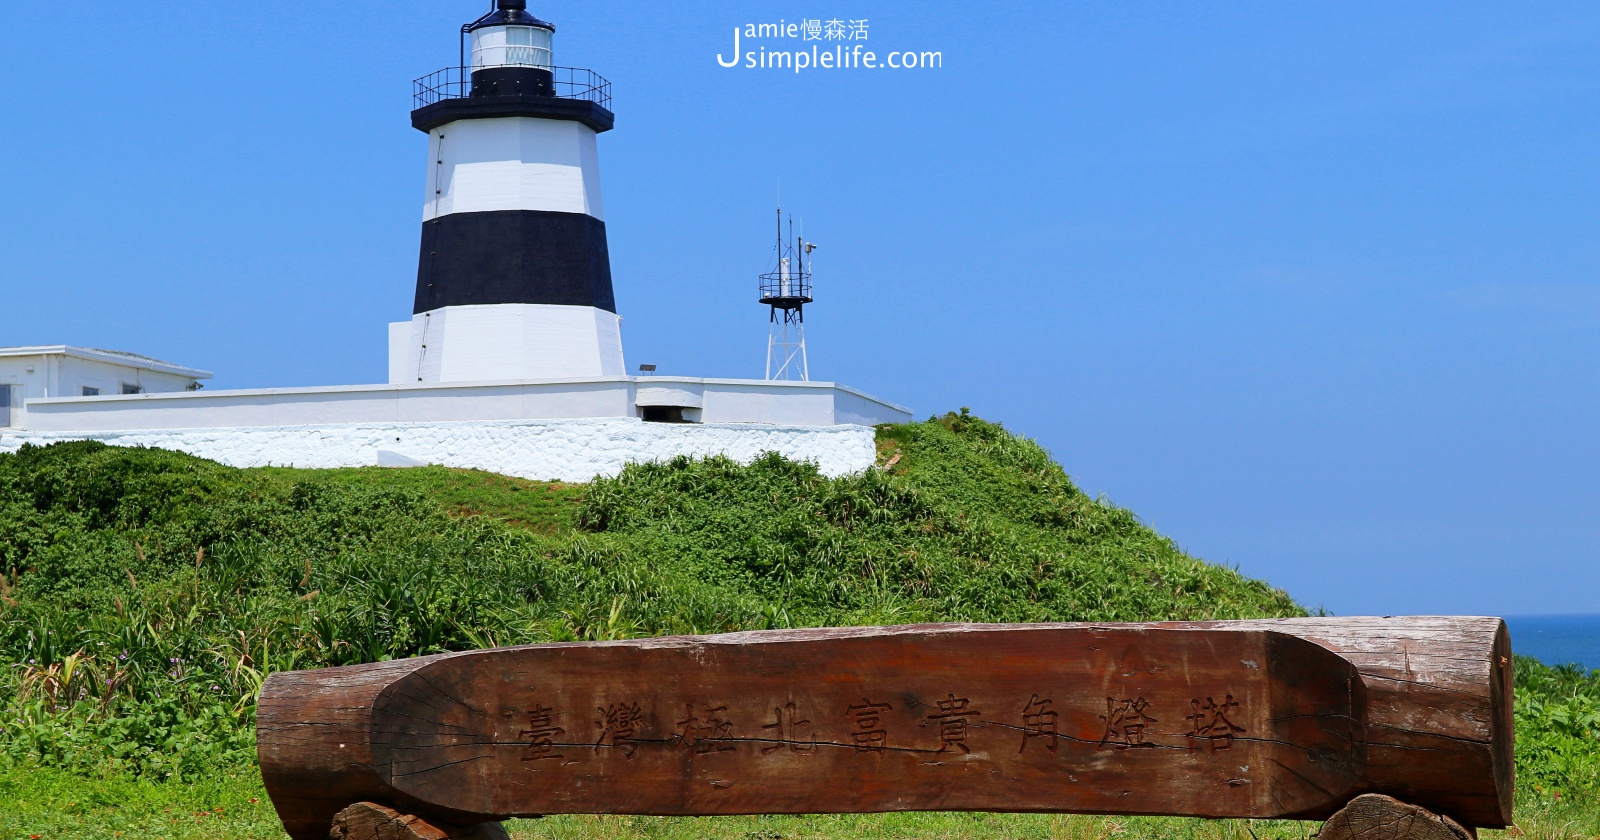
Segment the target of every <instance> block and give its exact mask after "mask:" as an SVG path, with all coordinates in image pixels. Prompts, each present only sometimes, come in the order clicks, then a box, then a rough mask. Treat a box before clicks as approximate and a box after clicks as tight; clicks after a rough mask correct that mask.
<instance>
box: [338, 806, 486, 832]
mask: <svg viewBox="0 0 1600 840" xmlns="http://www.w3.org/2000/svg"><path fill="white" fill-rule="evenodd" d="M328 840H511V835H510V834H508V833H507V832H506V829H505V826H502V825H501V824H500V823H497V822H489V823H479V824H477V825H472V826H466V827H448V826H436V825H434V824H432V823H430V822H428V821H427V820H424V819H423V818H421V817H418V816H416V815H414V814H402V813H400V812H399V811H396V810H395V809H393V808H385V807H384V806H382V805H379V804H377V803H375V802H357V803H356V804H354V805H351V806H350V807H348V808H345V809H344V810H342V811H340V812H339V813H337V814H334V815H333V827H332V828H331V829H329V831H328Z"/></svg>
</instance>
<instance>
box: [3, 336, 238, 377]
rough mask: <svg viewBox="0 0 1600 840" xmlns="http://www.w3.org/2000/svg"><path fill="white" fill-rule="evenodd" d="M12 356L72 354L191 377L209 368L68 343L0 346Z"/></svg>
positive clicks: (204, 375) (204, 373) (90, 359)
mask: <svg viewBox="0 0 1600 840" xmlns="http://www.w3.org/2000/svg"><path fill="white" fill-rule="evenodd" d="M13 356H72V357H73V358H77V359H87V360H89V361H92V362H105V363H107V364H113V365H123V366H125V367H131V368H138V369H140V370H150V371H156V372H157V373H170V374H174V375H177V376H187V377H189V378H191V379H210V378H211V377H212V373H211V371H209V370H200V369H198V368H188V367H184V366H182V365H175V364H172V363H171V362H163V361H161V360H160V359H152V358H150V357H149V356H141V355H139V354H138V353H128V352H124V351H122V350H99V349H96V348H94V347H73V346H72V345H70V344H41V345H38V346H34V347H0V358H8V357H13Z"/></svg>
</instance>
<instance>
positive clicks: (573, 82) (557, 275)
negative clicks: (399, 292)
mask: <svg viewBox="0 0 1600 840" xmlns="http://www.w3.org/2000/svg"><path fill="white" fill-rule="evenodd" d="M554 36H555V26H554V25H553V24H551V23H548V22H545V21H543V20H540V19H538V18H537V17H534V16H533V15H532V14H529V12H528V10H527V3H526V0H498V2H497V3H496V8H495V9H494V10H493V11H491V12H489V13H488V14H486V15H484V16H483V17H481V18H479V19H478V20H476V21H473V22H472V23H469V24H467V25H465V26H463V27H462V29H461V39H462V43H461V64H460V66H458V67H451V68H446V69H444V70H441V71H439V72H437V73H434V74H432V75H429V76H424V77H423V78H421V79H418V80H417V81H416V83H415V103H414V104H415V110H413V111H412V112H411V124H412V126H413V127H415V128H416V129H417V130H419V131H422V132H424V133H426V134H427V135H428V157H427V172H426V178H425V184H426V186H425V190H424V196H423V205H422V236H421V249H420V253H419V255H418V260H417V285H416V295H415V298H414V301H413V306H412V316H411V320H409V321H402V322H399V323H394V324H390V325H389V381H390V383H391V384H395V385H403V384H416V383H434V382H485V381H495V380H533V379H538V380H548V379H578V378H584V379H589V378H594V377H601V376H621V375H624V373H625V368H624V364H623V357H622V334H621V329H620V323H621V320H622V319H621V318H620V317H619V316H618V315H617V306H616V300H615V297H614V296H613V294H612V288H611V260H610V255H609V253H608V251H607V248H606V224H605V211H604V209H603V207H602V204H601V199H600V164H599V153H598V146H597V142H596V137H597V135H599V134H601V133H602V132H605V131H609V130H610V129H611V127H612V124H613V120H614V117H613V114H612V112H611V110H610V104H611V96H610V85H609V84H608V83H607V82H606V81H605V79H603V78H601V77H600V76H599V75H597V74H595V73H593V72H592V71H588V70H578V69H574V68H566V67H558V66H556V65H555V64H554V63H553V61H552V43H553V40H554Z"/></svg>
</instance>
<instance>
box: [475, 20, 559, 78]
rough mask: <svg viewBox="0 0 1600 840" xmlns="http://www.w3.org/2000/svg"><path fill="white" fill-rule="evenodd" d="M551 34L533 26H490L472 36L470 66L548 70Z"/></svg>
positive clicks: (546, 30)
mask: <svg viewBox="0 0 1600 840" xmlns="http://www.w3.org/2000/svg"><path fill="white" fill-rule="evenodd" d="M551 40H552V39H551V37H550V31H549V30H548V29H539V28H537V27H532V26H489V27H484V28H483V29H479V30H478V31H476V32H474V33H472V66H473V68H474V69H477V68H481V67H542V68H545V69H549V68H550V42H551Z"/></svg>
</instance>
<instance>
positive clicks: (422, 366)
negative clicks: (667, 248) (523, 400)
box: [389, 303, 627, 385]
mask: <svg viewBox="0 0 1600 840" xmlns="http://www.w3.org/2000/svg"><path fill="white" fill-rule="evenodd" d="M389 354H390V355H389V383H390V384H391V385H411V384H416V383H419V382H421V383H430V382H495V381H501V380H510V379H575V378H583V377H596V376H622V375H623V374H624V373H626V371H627V366H626V364H625V363H624V361H623V357H622V319H621V318H620V317H618V316H617V314H616V313H614V312H607V311H606V310H604V309H599V308H597V307H593V306H555V305H550V304H536V303H498V304H492V305H482V306H447V307H443V308H441V309H435V310H433V311H431V312H424V313H422V314H419V315H413V316H412V317H411V321H410V322H409V324H408V323H406V322H400V323H398V324H390V325H389Z"/></svg>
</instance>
